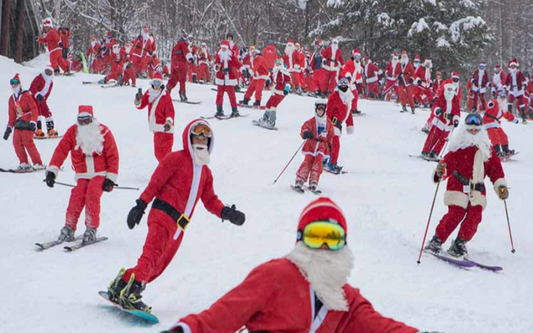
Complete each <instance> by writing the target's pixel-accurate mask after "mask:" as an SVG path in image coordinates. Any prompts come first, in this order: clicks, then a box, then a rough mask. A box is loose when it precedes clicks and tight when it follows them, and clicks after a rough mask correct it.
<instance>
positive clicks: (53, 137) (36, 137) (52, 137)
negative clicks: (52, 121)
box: [33, 135, 63, 140]
mask: <svg viewBox="0 0 533 333" xmlns="http://www.w3.org/2000/svg"><path fill="white" fill-rule="evenodd" d="M62 137H63V135H56V136H34V137H33V138H34V139H35V140H52V139H61V138H62Z"/></svg>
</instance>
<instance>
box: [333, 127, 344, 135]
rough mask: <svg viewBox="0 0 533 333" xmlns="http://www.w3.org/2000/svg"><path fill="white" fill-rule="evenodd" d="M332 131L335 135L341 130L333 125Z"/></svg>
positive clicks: (339, 133)
mask: <svg viewBox="0 0 533 333" xmlns="http://www.w3.org/2000/svg"><path fill="white" fill-rule="evenodd" d="M333 132H334V133H335V135H336V136H341V135H342V133H341V130H340V129H339V128H338V127H337V126H334V127H333Z"/></svg>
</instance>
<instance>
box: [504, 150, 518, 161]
mask: <svg viewBox="0 0 533 333" xmlns="http://www.w3.org/2000/svg"><path fill="white" fill-rule="evenodd" d="M518 154H519V152H518V151H517V152H515V153H514V154H513V155H509V156H503V157H500V161H502V162H507V161H510V160H512V158H513V156H515V155H518Z"/></svg>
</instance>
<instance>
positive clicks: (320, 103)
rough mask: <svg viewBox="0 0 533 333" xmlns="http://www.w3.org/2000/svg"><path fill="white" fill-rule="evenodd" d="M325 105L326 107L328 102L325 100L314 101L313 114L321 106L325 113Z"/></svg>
mask: <svg viewBox="0 0 533 333" xmlns="http://www.w3.org/2000/svg"><path fill="white" fill-rule="evenodd" d="M327 105H328V101H327V100H325V99H317V100H316V101H315V113H316V112H317V111H318V107H319V106H323V108H324V112H325V110H326V107H327Z"/></svg>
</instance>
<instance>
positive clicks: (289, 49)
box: [285, 45, 294, 55]
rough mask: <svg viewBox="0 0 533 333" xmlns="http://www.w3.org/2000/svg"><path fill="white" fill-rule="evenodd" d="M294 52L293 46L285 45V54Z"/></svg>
mask: <svg viewBox="0 0 533 333" xmlns="http://www.w3.org/2000/svg"><path fill="white" fill-rule="evenodd" d="M293 52H294V46H288V45H287V47H285V54H286V55H291V54H292V53H293Z"/></svg>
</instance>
